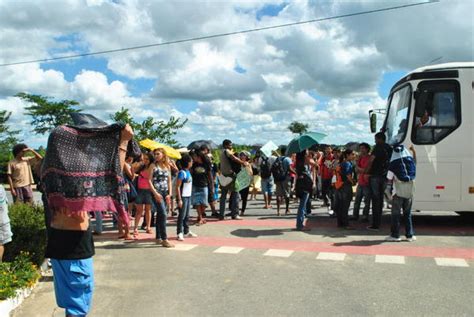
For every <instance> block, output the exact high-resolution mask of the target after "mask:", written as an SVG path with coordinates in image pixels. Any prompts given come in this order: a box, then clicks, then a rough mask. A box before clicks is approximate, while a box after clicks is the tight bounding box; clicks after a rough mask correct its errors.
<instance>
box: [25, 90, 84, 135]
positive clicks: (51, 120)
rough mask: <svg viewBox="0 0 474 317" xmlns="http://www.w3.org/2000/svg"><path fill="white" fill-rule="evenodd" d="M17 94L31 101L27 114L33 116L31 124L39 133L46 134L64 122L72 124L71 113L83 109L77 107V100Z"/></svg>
mask: <svg viewBox="0 0 474 317" xmlns="http://www.w3.org/2000/svg"><path fill="white" fill-rule="evenodd" d="M16 96H17V97H19V98H21V99H23V100H25V101H28V102H30V103H31V105H30V106H28V107H25V110H26V114H27V115H29V116H31V118H32V121H31V125H32V126H33V127H34V128H33V131H34V132H35V133H37V134H45V133H47V132H50V131H51V130H52V129H54V128H55V127H57V126H60V125H63V124H72V119H71V116H70V114H71V113H74V112H80V111H81V109H79V108H77V106H78V105H79V103H78V102H77V101H75V100H61V101H51V98H50V97H45V96H41V95H30V94H26V93H24V92H20V93H18V94H17V95H16Z"/></svg>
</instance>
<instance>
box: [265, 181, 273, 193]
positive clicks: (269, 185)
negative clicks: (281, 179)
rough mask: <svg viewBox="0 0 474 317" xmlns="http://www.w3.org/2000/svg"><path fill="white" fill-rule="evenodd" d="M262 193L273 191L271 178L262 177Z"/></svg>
mask: <svg viewBox="0 0 474 317" xmlns="http://www.w3.org/2000/svg"><path fill="white" fill-rule="evenodd" d="M262 193H263V194H268V195H271V194H272V193H273V178H262Z"/></svg>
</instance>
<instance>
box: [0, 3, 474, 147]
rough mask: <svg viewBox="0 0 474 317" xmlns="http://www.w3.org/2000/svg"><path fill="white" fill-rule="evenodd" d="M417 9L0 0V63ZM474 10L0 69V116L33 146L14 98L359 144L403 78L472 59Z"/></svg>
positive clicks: (203, 135) (248, 138) (256, 137)
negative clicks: (296, 130)
mask: <svg viewBox="0 0 474 317" xmlns="http://www.w3.org/2000/svg"><path fill="white" fill-rule="evenodd" d="M410 3H415V1H408V0H407V1H393V0H390V1H362V0H360V1H358V0H352V1H329V0H323V1H316V0H309V1H190V0H189V1H186V0H181V1H152V0H150V1H145V0H143V1H138V0H130V1H120V0H115V1H107V0H87V1H86V0H64V1H63V0H56V1H49V0H44V1H27V0H22V1H7V0H3V1H0V64H3V63H11V62H18V61H27V60H36V59H44V58H51V57H57V56H62V55H65V54H80V53H88V52H97V51H103V50H110V49H116V48H123V47H132V46H138V45H146V44H153V43H161V42H166V41H173V40H179V39H185V38H192V37H201V36H206V35H212V34H218V33H227V32H234V31H238V30H245V29H252V28H260V27H266V26H271V25H278V24H285V23H291V22H297V21H304V20H310V19H317V18H324V17H330V16H336V15H343V14H349V13H353V12H359V11H366V10H374V9H379V8H383V7H390V6H397V5H402V4H410ZM473 12H474V2H473V1H468V0H466V1H464V0H460V1H456V0H452V1H447V0H441V1H440V2H438V3H431V4H428V5H423V6H417V7H411V8H405V9H400V10H395V11H389V12H382V13H376V14H370V15H364V16H355V17H350V18H343V19H333V20H329V21H324V22H317V23H311V24H305V25H300V26H292V27H287V28H280V29H273V30H266V31H261V32H255V33H247V34H238V35H233V36H228V37H221V38H215V39H209V40H202V41H194V42H187V43H180V44H174V45H167V46H158V47H151V48H146V49H140V50H132V51H125V52H117V53H110V54H105V55H97V56H89V57H84V58H76V59H71V60H62V61H56V62H48V63H31V64H24V65H16V66H7V67H0V78H1V79H0V110H8V111H10V112H12V115H11V119H10V121H9V123H10V124H11V126H12V127H13V128H15V129H21V131H22V132H21V135H20V137H21V138H22V139H23V140H24V141H25V142H27V143H28V144H29V145H30V146H34V147H39V146H40V145H43V146H44V145H46V141H47V135H36V134H34V133H33V132H32V126H31V123H30V121H31V118H30V117H28V116H26V115H25V113H24V112H25V111H24V107H26V106H28V104H27V103H25V102H24V101H22V100H21V99H19V98H16V97H14V95H15V94H17V93H18V92H27V93H31V94H41V95H44V96H50V97H51V98H53V99H55V100H62V99H73V100H77V101H78V102H79V103H80V104H81V107H82V109H84V112H87V113H92V114H94V115H96V116H97V117H99V118H101V119H103V120H106V121H108V120H109V119H110V115H111V114H113V113H114V112H116V111H117V110H120V108H122V107H126V108H128V109H130V110H129V111H130V113H131V114H132V116H133V117H134V118H135V119H136V120H143V119H145V118H146V117H149V116H152V117H154V118H155V119H157V120H168V119H169V117H170V116H174V117H180V118H187V119H188V123H187V124H186V126H185V127H184V128H182V129H181V130H180V131H179V133H178V135H177V140H178V141H179V142H180V143H181V144H182V145H187V144H188V143H190V142H191V141H193V140H197V139H211V140H213V141H215V142H216V143H221V142H222V140H223V139H225V138H229V139H231V140H232V141H233V142H234V143H239V144H258V143H260V144H263V143H265V142H267V141H269V140H272V141H274V142H275V143H277V144H285V143H288V142H289V141H290V140H291V139H292V138H293V137H294V135H293V134H292V133H291V132H290V131H289V130H288V129H287V127H288V125H289V124H290V123H291V122H292V121H299V122H303V123H306V124H308V125H309V129H310V130H312V131H318V132H323V133H326V134H327V137H326V138H325V140H324V142H326V143H333V144H345V143H347V142H353V141H355V142H362V141H368V142H369V143H372V140H373V137H372V134H371V133H370V131H369V124H368V111H369V110H370V109H379V108H384V107H385V104H386V98H387V96H388V93H389V91H390V88H391V87H392V85H393V84H394V83H395V82H396V81H398V79H400V78H401V77H402V76H404V75H405V74H406V73H407V72H409V71H411V70H413V69H416V68H418V67H421V66H425V65H428V64H430V62H431V61H433V60H435V59H439V61H440V62H442V63H445V62H462V61H473V60H474V58H473V47H474V45H473V39H474V26H473V23H474V22H473V21H474V16H473V15H474V14H473Z"/></svg>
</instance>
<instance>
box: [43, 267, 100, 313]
mask: <svg viewBox="0 0 474 317" xmlns="http://www.w3.org/2000/svg"><path fill="white" fill-rule="evenodd" d="M51 264H52V266H53V274H54V292H55V294H56V303H57V304H58V306H59V307H61V308H64V309H66V315H72V316H85V315H87V314H88V313H89V310H90V306H91V301H92V293H93V291H94V267H93V263H92V258H88V259H82V260H56V259H51Z"/></svg>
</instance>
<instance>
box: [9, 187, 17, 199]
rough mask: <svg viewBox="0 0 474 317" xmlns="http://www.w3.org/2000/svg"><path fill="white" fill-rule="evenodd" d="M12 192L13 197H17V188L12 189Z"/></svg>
mask: <svg viewBox="0 0 474 317" xmlns="http://www.w3.org/2000/svg"><path fill="white" fill-rule="evenodd" d="M10 192H11V193H12V196H13V197H16V190H15V188H12V189H10Z"/></svg>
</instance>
